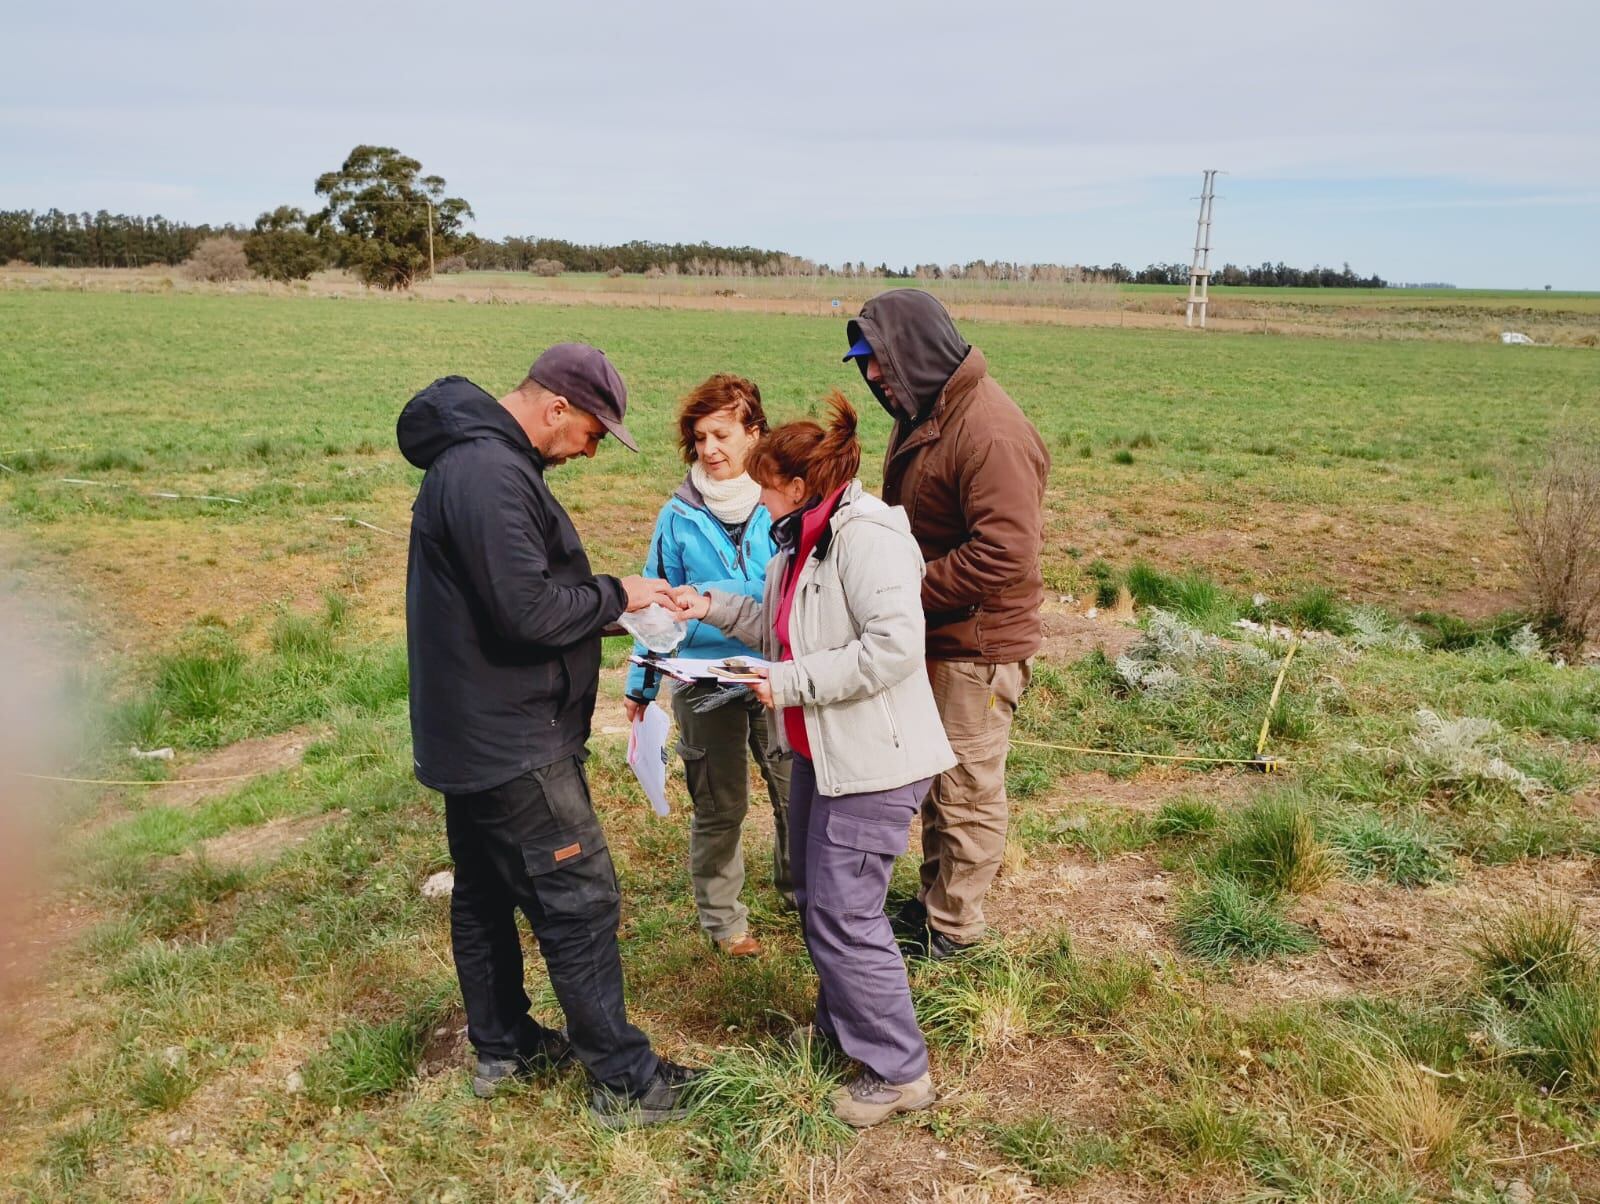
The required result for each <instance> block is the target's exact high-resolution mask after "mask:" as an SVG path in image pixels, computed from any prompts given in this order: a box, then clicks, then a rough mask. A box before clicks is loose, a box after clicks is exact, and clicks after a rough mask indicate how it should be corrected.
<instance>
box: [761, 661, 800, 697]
mask: <svg viewBox="0 0 1600 1204" xmlns="http://www.w3.org/2000/svg"><path fill="white" fill-rule="evenodd" d="M767 682H768V684H770V685H771V686H772V704H773V706H779V707H797V706H800V705H801V704H802V701H803V700H802V699H801V697H800V670H799V669H798V668H797V667H796V666H795V663H794V662H793V661H779V662H777V663H776V664H775V665H773V666H772V667H771V668H770V669H768V670H767Z"/></svg>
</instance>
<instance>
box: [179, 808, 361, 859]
mask: <svg viewBox="0 0 1600 1204" xmlns="http://www.w3.org/2000/svg"><path fill="white" fill-rule="evenodd" d="M348 815H349V812H348V811H324V812H322V813H321V814H319V815H296V816H283V817H280V818H278V819H270V820H268V821H267V822H266V823H264V824H255V825H253V826H252V827H248V828H236V829H234V830H233V831H232V832H224V833H223V834H222V835H221V836H213V837H212V838H211V839H210V840H203V841H201V842H200V843H199V844H198V845H196V846H195V848H194V855H195V856H197V857H199V858H201V859H202V860H204V861H207V862H209V863H210V864H212V865H214V866H217V867H219V868H222V869H232V868H236V867H240V866H246V865H252V864H255V863H256V862H260V861H270V860H272V859H274V858H276V857H279V856H282V855H283V854H284V853H286V852H288V851H289V850H290V849H293V848H298V847H299V846H300V845H303V844H305V842H306V841H308V840H310V839H311V838H312V837H313V836H315V835H316V834H317V833H318V832H320V831H322V829H323V828H326V827H327V826H328V825H329V824H331V823H335V822H337V821H338V820H341V819H344V818H346V817H347V816H348Z"/></svg>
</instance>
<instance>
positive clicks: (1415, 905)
mask: <svg viewBox="0 0 1600 1204" xmlns="http://www.w3.org/2000/svg"><path fill="white" fill-rule="evenodd" d="M1551 900H1554V901H1556V902H1560V903H1570V904H1572V905H1574V906H1576V907H1577V908H1578V909H1579V912H1580V914H1581V915H1582V916H1583V917H1584V918H1585V919H1586V920H1587V922H1588V924H1589V926H1590V928H1591V929H1594V928H1596V927H1597V926H1600V881H1597V880H1596V879H1595V876H1594V873H1593V863H1592V862H1590V861H1589V860H1588V859H1586V858H1572V859H1564V860H1551V861H1523V862H1514V863H1512V864H1509V865H1495V866H1473V867H1470V868H1468V869H1466V870H1465V871H1464V872H1463V874H1462V876H1461V878H1459V879H1458V880H1457V881H1455V882H1451V883H1444V884H1441V885H1438V886H1431V887H1427V888H1425V889H1420V890H1414V889H1407V888H1405V887H1399V886H1392V885H1389V884H1387V883H1379V882H1346V881H1336V882H1333V883H1330V884H1329V885H1328V886H1327V887H1325V888H1324V889H1323V890H1322V891H1321V892H1320V893H1319V894H1317V895H1314V896H1309V897H1306V898H1303V899H1301V900H1299V902H1298V903H1296V904H1295V906H1294V907H1293V908H1292V909H1291V911H1290V915H1291V916H1292V918H1294V919H1296V920H1298V921H1299V922H1300V923H1302V924H1305V925H1306V926H1307V927H1309V928H1310V929H1311V930H1312V932H1314V933H1315V934H1316V936H1317V938H1318V942H1319V944H1318V948H1317V949H1316V950H1314V951H1313V952H1311V953H1306V954H1302V955H1300V956H1298V957H1292V958H1286V959H1284V960H1282V961H1274V962H1267V963H1263V964H1261V965H1257V966H1247V967H1240V968H1238V969H1237V970H1236V971H1235V973H1234V974H1233V976H1232V980H1231V982H1230V984H1229V985H1228V986H1227V987H1226V988H1224V989H1223V994H1224V995H1232V994H1233V993H1234V992H1237V996H1236V1001H1237V1003H1238V1004H1239V1005H1241V1006H1250V1005H1252V1004H1254V1003H1258V1002H1260V1001H1261V1000H1263V999H1277V1000H1300V999H1337V998H1341V997H1344V996H1348V995H1354V994H1363V993H1368V992H1372V991H1396V990H1403V991H1414V990H1425V989H1428V988H1430V987H1435V988H1437V987H1445V986H1448V984H1450V983H1452V982H1461V981H1463V980H1464V978H1465V977H1466V976H1467V975H1469V974H1470V971H1471V959H1470V958H1469V957H1468V955H1467V952H1466V947H1467V944H1468V941H1469V939H1470V937H1471V935H1472V932H1473V929H1474V928H1475V927H1476V925H1477V924H1478V923H1479V922H1480V921H1481V920H1482V919H1483V918H1485V917H1492V916H1494V915H1497V914H1499V913H1500V912H1502V911H1503V910H1505V909H1506V908H1508V907H1514V906H1518V905H1524V904H1530V903H1537V902H1542V901H1551Z"/></svg>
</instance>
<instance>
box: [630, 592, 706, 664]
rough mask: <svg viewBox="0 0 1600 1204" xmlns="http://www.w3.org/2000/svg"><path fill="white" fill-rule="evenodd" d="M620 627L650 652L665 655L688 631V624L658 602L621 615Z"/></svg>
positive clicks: (679, 642) (680, 641)
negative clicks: (676, 617)
mask: <svg viewBox="0 0 1600 1204" xmlns="http://www.w3.org/2000/svg"><path fill="white" fill-rule="evenodd" d="M617 622H618V623H620V624H621V625H622V629H623V630H624V631H626V632H627V633H628V634H629V635H631V636H632V637H633V638H634V639H636V640H638V641H639V642H640V643H641V644H643V645H644V646H645V647H646V648H648V649H650V651H651V652H654V653H656V654H657V655H665V654H667V653H669V652H671V651H672V650H673V649H674V648H676V647H677V646H678V645H679V644H681V643H683V637H684V636H685V635H686V634H687V633H688V631H689V625H688V624H687V623H685V622H683V621H682V620H679V619H675V618H673V617H672V612H671V611H669V610H667V609H666V607H664V606H662V605H661V604H660V603H659V602H652V603H650V605H649V606H647V607H645V608H644V609H643V610H636V611H633V612H632V613H630V614H624V615H622V616H621V617H620V618H619V619H618V620H617Z"/></svg>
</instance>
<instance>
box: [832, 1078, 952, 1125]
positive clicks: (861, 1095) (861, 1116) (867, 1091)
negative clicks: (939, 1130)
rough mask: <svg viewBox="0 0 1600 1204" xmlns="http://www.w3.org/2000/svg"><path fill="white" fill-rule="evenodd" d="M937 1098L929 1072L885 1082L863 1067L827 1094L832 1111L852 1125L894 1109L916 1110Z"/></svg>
mask: <svg viewBox="0 0 1600 1204" xmlns="http://www.w3.org/2000/svg"><path fill="white" fill-rule="evenodd" d="M938 1098H939V1093H938V1092H936V1091H935V1090H934V1089H933V1075H931V1074H928V1073H924V1074H923V1076H922V1077H921V1078H920V1079H915V1080H913V1081H912V1082H909V1083H901V1084H899V1085H896V1084H894V1083H886V1082H884V1081H883V1080H882V1079H880V1078H879V1077H878V1076H877V1075H875V1074H873V1073H872V1071H870V1070H863V1071H862V1072H861V1073H860V1074H858V1075H857V1076H856V1077H855V1078H853V1079H851V1080H850V1081H849V1082H848V1083H846V1084H845V1085H844V1086H843V1087H840V1088H839V1089H838V1090H837V1091H835V1092H834V1093H833V1095H832V1096H830V1097H829V1099H830V1102H831V1103H832V1104H833V1114H834V1115H835V1116H837V1117H838V1118H839V1119H840V1120H842V1121H844V1123H845V1124H847V1125H850V1126H851V1127H852V1128H857V1129H866V1128H870V1127H871V1126H873V1125H875V1124H877V1123H878V1122H879V1121H883V1120H888V1119H889V1118H890V1117H891V1116H893V1115H894V1114H895V1113H897V1112H916V1111H919V1110H920V1109H922V1108H926V1107H928V1106H929V1105H931V1104H932V1103H933V1102H934V1100H936V1099H938Z"/></svg>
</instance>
